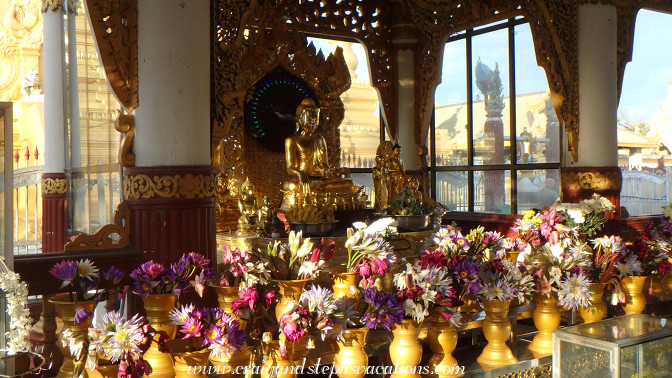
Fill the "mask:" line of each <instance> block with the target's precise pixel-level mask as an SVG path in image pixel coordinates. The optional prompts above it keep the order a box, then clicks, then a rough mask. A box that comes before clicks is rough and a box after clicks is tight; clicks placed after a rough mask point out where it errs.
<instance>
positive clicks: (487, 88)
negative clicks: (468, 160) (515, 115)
mask: <svg viewBox="0 0 672 378" xmlns="http://www.w3.org/2000/svg"><path fill="white" fill-rule="evenodd" d="M508 40H509V39H508V32H507V29H502V30H497V31H494V32H490V33H486V34H482V35H478V36H476V37H474V38H472V65H473V67H471V70H472V73H473V84H474V93H473V100H474V109H473V115H474V116H473V119H474V164H504V163H509V162H510V158H509V156H510V155H509V153H508V148H509V140H508V139H509V134H510V133H509V129H510V126H509V125H510V117H509V109H510V108H509V106H510V105H509V98H508V97H509V63H508V62H509V43H508Z"/></svg>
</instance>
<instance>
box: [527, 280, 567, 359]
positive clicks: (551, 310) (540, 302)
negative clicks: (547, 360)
mask: <svg viewBox="0 0 672 378" xmlns="http://www.w3.org/2000/svg"><path fill="white" fill-rule="evenodd" d="M535 304H536V307H535V308H534V312H533V313H532V319H533V320H534V326H535V327H537V331H538V332H537V335H536V336H534V339H532V343H531V344H530V345H529V346H528V348H529V349H530V350H531V351H532V352H534V355H535V357H538V356H544V355H548V354H551V353H553V330H554V329H557V328H558V327H559V326H560V310H558V294H557V293H555V292H553V293H551V296H546V295H542V294H539V293H537V295H536V298H535Z"/></svg>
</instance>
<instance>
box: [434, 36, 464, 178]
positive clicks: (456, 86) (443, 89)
mask: <svg viewBox="0 0 672 378" xmlns="http://www.w3.org/2000/svg"><path fill="white" fill-rule="evenodd" d="M465 54H466V40H464V39H460V40H457V41H455V42H451V43H448V44H446V47H445V49H444V51H443V68H442V76H441V84H439V85H438V86H437V87H436V93H435V113H434V114H435V115H434V124H435V135H436V146H435V148H436V150H435V155H436V165H437V166H453V165H466V164H468V161H469V160H468V157H467V140H468V138H469V134H468V132H467V72H466V70H467V67H466V64H465V62H466V58H465Z"/></svg>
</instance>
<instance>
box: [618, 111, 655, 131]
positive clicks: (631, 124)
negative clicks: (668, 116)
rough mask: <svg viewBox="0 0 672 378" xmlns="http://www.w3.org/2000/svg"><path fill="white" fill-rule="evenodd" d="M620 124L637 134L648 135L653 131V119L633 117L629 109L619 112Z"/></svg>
mask: <svg viewBox="0 0 672 378" xmlns="http://www.w3.org/2000/svg"><path fill="white" fill-rule="evenodd" d="M617 122H618V125H619V126H621V127H623V128H625V129H627V130H630V131H633V132H635V133H637V134H640V135H644V136H647V135H648V134H649V132H650V131H651V120H647V121H644V120H642V119H638V118H637V119H635V118H634V117H631V116H630V115H629V114H628V112H627V111H625V110H621V111H620V112H619V114H618V121H617Z"/></svg>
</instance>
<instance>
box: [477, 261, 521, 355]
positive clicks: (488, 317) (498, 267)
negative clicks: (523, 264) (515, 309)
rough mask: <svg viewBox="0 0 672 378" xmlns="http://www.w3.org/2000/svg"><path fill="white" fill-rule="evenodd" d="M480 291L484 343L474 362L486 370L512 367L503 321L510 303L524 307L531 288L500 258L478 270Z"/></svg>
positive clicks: (507, 323)
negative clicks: (514, 301) (520, 304)
mask: <svg viewBox="0 0 672 378" xmlns="http://www.w3.org/2000/svg"><path fill="white" fill-rule="evenodd" d="M479 275H480V278H481V281H482V287H481V290H480V291H479V297H480V300H481V302H482V304H483V309H484V311H485V319H484V321H483V326H482V329H483V335H484V336H485V339H486V340H487V341H488V343H487V344H486V346H485V348H483V352H482V353H481V355H480V356H478V358H477V361H478V362H479V363H480V364H482V365H487V366H502V365H508V364H511V363H515V362H517V361H518V360H517V359H516V358H515V357H514V356H513V353H512V352H511V349H509V347H508V346H507V345H506V340H507V339H508V338H509V335H510V334H511V321H510V320H509V318H508V317H507V315H508V313H509V307H510V304H511V300H512V299H517V300H518V301H519V302H520V303H524V302H525V301H526V300H527V299H528V298H529V297H530V295H531V294H532V289H533V284H532V281H531V278H530V277H525V275H524V274H522V273H521V271H519V270H518V269H517V267H516V266H515V264H514V263H512V262H510V261H508V260H503V259H500V258H493V259H491V260H488V261H485V262H484V263H483V264H482V265H481V268H480V273H479Z"/></svg>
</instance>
